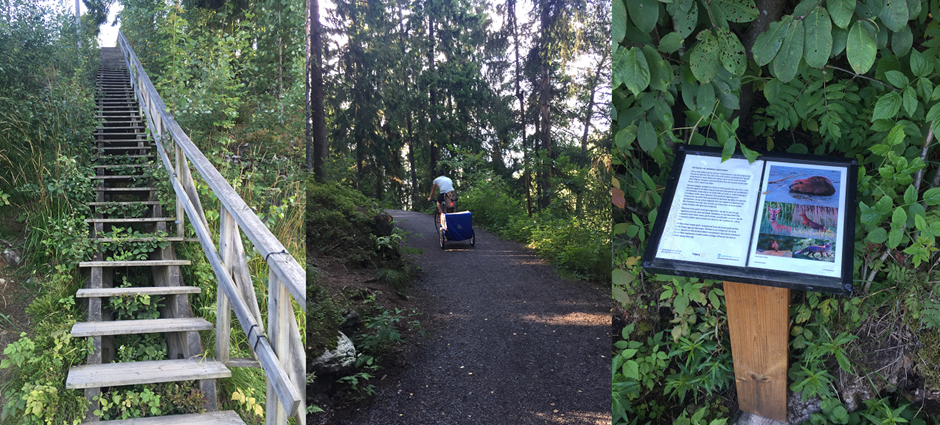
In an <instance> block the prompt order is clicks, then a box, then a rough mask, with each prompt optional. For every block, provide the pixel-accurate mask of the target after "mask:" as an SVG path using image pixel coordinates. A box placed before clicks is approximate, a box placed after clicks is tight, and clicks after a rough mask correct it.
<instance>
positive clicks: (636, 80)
mask: <svg viewBox="0 0 940 425" xmlns="http://www.w3.org/2000/svg"><path fill="white" fill-rule="evenodd" d="M617 69H618V70H619V71H620V78H621V80H622V81H623V84H624V85H625V86H627V89H628V90H630V92H632V93H633V95H634V96H636V95H638V94H640V92H641V91H643V90H646V87H648V86H649V84H650V68H649V64H647V63H646V56H644V55H643V52H641V51H640V49H638V48H636V47H631V48H630V49H629V50H627V51H626V52H625V53H624V54H623V59H621V62H620V66H619V67H617Z"/></svg>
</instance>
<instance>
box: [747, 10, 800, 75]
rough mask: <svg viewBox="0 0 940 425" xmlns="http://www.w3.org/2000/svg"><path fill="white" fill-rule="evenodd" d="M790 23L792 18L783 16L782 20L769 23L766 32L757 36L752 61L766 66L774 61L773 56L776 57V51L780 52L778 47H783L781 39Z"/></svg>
mask: <svg viewBox="0 0 940 425" xmlns="http://www.w3.org/2000/svg"><path fill="white" fill-rule="evenodd" d="M792 22H793V17H792V16H789V15H787V16H784V17H783V19H781V20H779V21H776V22H771V23H770V27H769V28H768V29H767V31H764V32H762V33H760V35H758V36H757V40H755V41H754V47H753V49H752V52H753V54H754V61H755V62H757V64H758V65H760V66H764V65H767V64H768V63H770V61H772V60H773V59H774V56H776V55H777V51H779V50H780V46H781V45H783V39H784V37H785V36H786V32H787V29H789V28H790V24H791V23H792Z"/></svg>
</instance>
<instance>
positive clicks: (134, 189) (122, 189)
mask: <svg viewBox="0 0 940 425" xmlns="http://www.w3.org/2000/svg"><path fill="white" fill-rule="evenodd" d="M95 190H97V191H99V192H146V191H150V190H157V188H155V187H151V186H145V187H98V188H95Z"/></svg>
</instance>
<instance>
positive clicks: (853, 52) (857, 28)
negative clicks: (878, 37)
mask: <svg viewBox="0 0 940 425" xmlns="http://www.w3.org/2000/svg"><path fill="white" fill-rule="evenodd" d="M845 53H846V55H847V56H848V58H849V65H852V70H853V71H855V73H857V74H864V73H866V72H868V70H869V69H871V66H872V64H874V63H875V54H876V53H878V48H877V47H876V46H875V40H873V39H872V38H871V35H869V34H868V31H867V30H866V29H865V28H863V27H862V23H861V22H855V24H853V25H852V29H850V30H849V37H848V39H847V40H846V43H845Z"/></svg>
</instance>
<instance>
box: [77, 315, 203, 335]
mask: <svg viewBox="0 0 940 425" xmlns="http://www.w3.org/2000/svg"><path fill="white" fill-rule="evenodd" d="M212 329H215V325H213V324H212V323H209V322H207V321H206V319H203V318H201V317H193V318H174V319H144V320H113V321H109V322H78V323H76V324H74V325H72V336H74V337H85V336H102V335H131V334H150V333H163V332H190V331H209V330H212Z"/></svg>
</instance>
